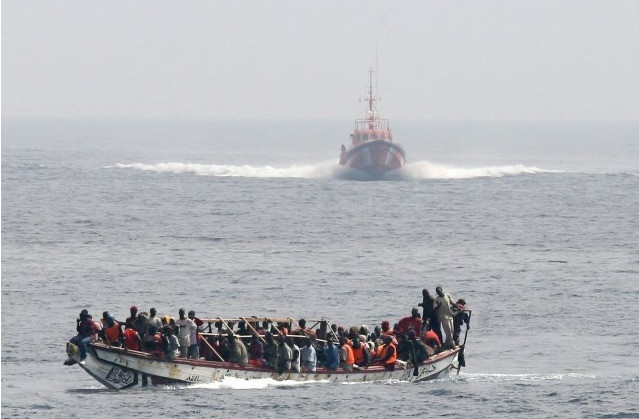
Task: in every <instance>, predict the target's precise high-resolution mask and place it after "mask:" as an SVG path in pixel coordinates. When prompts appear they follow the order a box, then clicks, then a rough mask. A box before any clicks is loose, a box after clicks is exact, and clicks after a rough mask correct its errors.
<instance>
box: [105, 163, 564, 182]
mask: <svg viewBox="0 0 639 419" xmlns="http://www.w3.org/2000/svg"><path fill="white" fill-rule="evenodd" d="M105 168H108V169H110V168H116V169H134V170H142V171H149V172H156V173H175V174H183V173H192V174H195V175H199V176H218V177H248V178H308V179H322V178H340V179H353V180H357V179H359V178H361V176H358V175H357V173H355V172H356V171H353V170H349V169H347V168H344V167H342V166H339V165H338V164H336V163H335V162H334V161H326V162H320V163H316V164H307V165H292V166H289V167H281V168H277V167H273V166H251V165H243V166H232V165H218V164H197V163H178V162H167V163H157V164H145V163H130V164H122V163H117V164H115V165H113V166H105ZM563 172H564V171H563V170H549V169H540V168H538V167H530V166H525V165H523V164H515V165H506V166H486V167H475V168H464V167H458V166H453V165H446V164H438V163H431V162H427V161H420V162H415V163H410V164H407V165H406V166H405V167H404V168H403V169H402V170H401V171H399V172H393V173H392V175H391V176H389V177H387V178H386V180H411V179H413V180H414V179H472V178H478V177H502V176H507V175H510V176H514V175H522V174H539V173H563Z"/></svg>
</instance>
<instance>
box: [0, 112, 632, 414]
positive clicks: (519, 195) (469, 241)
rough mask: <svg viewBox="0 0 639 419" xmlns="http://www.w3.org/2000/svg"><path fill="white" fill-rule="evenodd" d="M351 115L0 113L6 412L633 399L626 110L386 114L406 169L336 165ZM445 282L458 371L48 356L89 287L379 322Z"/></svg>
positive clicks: (160, 306) (331, 408)
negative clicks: (340, 374)
mask: <svg viewBox="0 0 639 419" xmlns="http://www.w3.org/2000/svg"><path fill="white" fill-rule="evenodd" d="M352 128H353V127H352V126H351V123H350V122H349V121H288V120H269V121H264V120H257V121H248V120H246V121H244V120H234V121H207V120H91V119H85V120H43V119H5V120H3V124H2V416H3V417H52V418H57V417H64V418H80V417H115V416H119V415H125V416H127V417H152V416H166V417H182V418H187V417H282V416H289V417H290V416H299V417H329V416H330V417H377V416H402V417H405V416H422V415H433V416H439V415H448V416H451V415H459V416H465V417H610V418H614V417H638V416H639V402H638V401H639V388H638V387H639V357H638V356H637V355H636V353H637V350H639V332H638V331H637V326H636V324H637V319H638V318H639V304H638V303H639V227H638V226H639V210H638V208H639V124H633V123H621V122H619V123H594V122H593V123H588V122H584V123H565V122H564V123H560V122H557V123H533V122H529V123H502V122H428V121H425V122H414V121H394V134H395V139H396V141H398V142H400V143H401V144H402V145H403V146H404V148H405V150H406V152H407V156H408V164H407V167H406V168H405V170H404V171H403V172H402V173H401V175H400V176H397V177H394V178H393V179H391V180H381V181H358V180H353V179H351V178H349V176H348V173H346V175H345V174H344V172H343V169H341V168H339V167H338V166H337V160H338V155H339V149H340V146H341V144H342V143H346V142H347V139H348V134H349V131H350V130H351V129H352ZM438 285H441V286H442V287H443V288H444V290H446V291H447V292H450V293H451V294H452V296H453V298H456V299H457V298H465V299H466V301H467V303H468V305H469V307H470V308H472V310H473V314H472V321H471V329H470V331H469V334H468V345H467V352H466V353H467V355H466V362H467V367H466V368H464V369H462V371H461V373H460V374H459V376H458V377H457V378H456V379H454V380H440V381H433V382H424V383H417V384H410V383H404V382H377V383H366V384H334V383H326V382H313V383H295V382H281V383H280V382H276V381H273V380H255V381H248V382H247V381H241V380H236V379H227V380H225V381H224V382H221V383H212V384H200V385H195V386H186V385H177V386H169V387H163V386H160V387H149V388H143V389H137V390H132V391H128V392H117V393H116V392H112V391H109V390H107V389H105V388H104V387H103V386H101V385H100V384H99V383H98V382H96V381H95V380H93V379H92V378H91V377H90V376H89V375H88V374H86V373H85V372H84V371H82V370H81V369H80V368H78V367H77V366H74V367H65V366H63V365H62V362H63V361H64V359H65V358H66V356H65V353H64V345H65V341H66V340H67V339H68V338H69V337H71V336H73V335H74V333H75V319H76V317H77V316H78V313H79V312H80V310H82V309H83V308H87V309H88V310H89V311H90V312H91V314H93V316H94V318H96V319H98V318H100V317H101V313H102V312H103V311H105V310H109V311H110V312H111V313H113V314H114V315H115V316H116V317H117V318H119V319H123V318H125V317H126V316H127V314H128V308H129V307H130V306H131V305H134V304H135V305H137V306H138V307H140V309H141V310H145V311H148V309H149V308H151V307H156V308H157V310H158V313H159V314H169V315H177V312H178V309H179V308H181V307H184V308H186V309H187V310H195V311H196V313H197V315H198V316H201V317H217V316H251V315H257V316H273V317H275V316H293V317H307V318H318V317H327V318H328V319H329V321H331V322H334V323H338V324H341V325H344V326H351V325H361V324H366V325H368V326H369V327H373V326H375V325H377V324H379V323H381V321H383V320H389V321H391V322H395V321H397V320H398V319H399V318H401V317H403V316H406V315H408V314H409V313H410V310H411V308H412V307H414V306H416V305H417V303H418V302H420V301H421V290H422V288H428V289H430V290H431V291H434V288H435V287H436V286H438Z"/></svg>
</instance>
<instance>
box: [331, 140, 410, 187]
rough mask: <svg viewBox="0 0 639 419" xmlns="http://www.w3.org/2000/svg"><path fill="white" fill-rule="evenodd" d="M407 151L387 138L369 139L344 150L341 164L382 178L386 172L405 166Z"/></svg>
mask: <svg viewBox="0 0 639 419" xmlns="http://www.w3.org/2000/svg"><path fill="white" fill-rule="evenodd" d="M405 161H406V153H405V152H404V150H403V149H402V148H401V147H400V146H399V145H398V144H396V143H393V142H391V141H387V140H376V141H368V142H365V143H362V144H359V145H357V146H355V147H352V148H351V149H349V150H347V151H345V152H344V155H343V156H342V158H341V159H340V164H341V165H343V166H345V167H348V168H351V169H355V170H359V171H361V172H364V173H366V174H367V175H369V176H370V177H372V178H381V177H383V176H384V175H385V174H386V173H388V172H390V171H394V170H399V169H401V168H402V167H404V163H405Z"/></svg>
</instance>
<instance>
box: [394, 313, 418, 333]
mask: <svg viewBox="0 0 639 419" xmlns="http://www.w3.org/2000/svg"><path fill="white" fill-rule="evenodd" d="M397 327H398V329H399V333H404V334H406V333H408V331H409V330H411V329H413V330H414V331H415V334H417V336H419V334H420V332H421V330H422V319H420V318H419V317H418V318H416V319H415V318H413V317H404V318H403V319H401V320H400V321H399V323H397Z"/></svg>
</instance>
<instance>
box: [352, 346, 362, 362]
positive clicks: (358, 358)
mask: <svg viewBox="0 0 639 419" xmlns="http://www.w3.org/2000/svg"><path fill="white" fill-rule="evenodd" d="M365 346H366V345H364V344H363V343H360V344H359V348H352V347H351V349H352V351H353V358H354V359H355V361H354V362H355V364H361V363H363V362H364V361H365V359H364V351H365V350H366V349H365Z"/></svg>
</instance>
